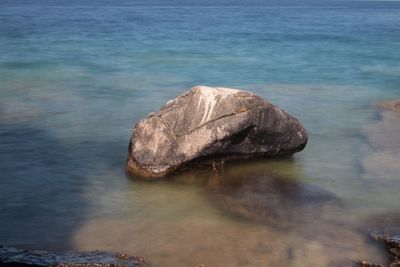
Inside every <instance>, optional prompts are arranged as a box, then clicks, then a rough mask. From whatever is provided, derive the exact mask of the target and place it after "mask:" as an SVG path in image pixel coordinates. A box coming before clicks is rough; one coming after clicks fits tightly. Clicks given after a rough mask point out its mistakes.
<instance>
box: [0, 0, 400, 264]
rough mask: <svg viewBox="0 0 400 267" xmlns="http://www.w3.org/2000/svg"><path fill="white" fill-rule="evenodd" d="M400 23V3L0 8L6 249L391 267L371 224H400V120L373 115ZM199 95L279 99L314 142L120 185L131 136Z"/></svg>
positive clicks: (399, 49) (0, 196)
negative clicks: (217, 89)
mask: <svg viewBox="0 0 400 267" xmlns="http://www.w3.org/2000/svg"><path fill="white" fill-rule="evenodd" d="M399 12H400V3H399V2H396V1H391V2H375V1H368V2H360V1H357V2H332V1H330V2H327V1H323V2H322V1H321V2H319V1H312V2H304V3H301V4H298V3H296V4H293V3H291V2H290V1H286V2H283V3H282V2H268V3H265V2H259V1H255V0H253V1H251V2H249V3H247V4H246V5H243V4H240V3H239V2H230V3H229V4H228V3H227V2H225V1H217V2H213V3H210V2H207V1H205V2H204V1H203V2H201V3H200V2H199V3H196V4H193V3H189V2H183V1H175V0H174V1H171V2H169V3H168V4H166V3H165V2H157V1H151V2H135V3H131V2H129V1H118V2H115V1H113V2H112V3H111V2H108V1H100V2H99V1H98V2H96V4H94V3H91V2H90V1H88V2H82V1H79V3H78V2H74V1H72V2H71V1H68V2H66V1H58V2H57V4H54V3H51V2H50V1H29V2H23V1H0V51H2V53H0V244H6V245H12V246H17V247H23V248H37V249H52V250H64V249H69V250H92V249H107V250H117V251H122V252H127V253H129V254H133V255H140V256H144V257H146V259H147V260H148V261H149V262H150V263H152V264H153V265H154V266H161V267H162V266H196V264H206V266H261V265H262V266H346V265H348V264H350V263H351V261H355V260H360V259H365V260H368V259H369V260H373V261H375V262H382V261H384V259H383V258H382V256H381V253H380V251H379V248H377V247H375V246H374V245H373V244H371V243H370V242H369V241H368V238H366V230H365V228H367V227H366V226H365V225H364V220H365V219H368V220H370V219H371V218H372V221H373V218H375V217H378V218H382V217H384V216H392V215H393V216H396V214H399V213H400V208H399V205H398V203H399V201H400V195H399V194H398V192H399V190H400V177H399V175H398V173H399V172H398V170H399V167H398V166H399V159H400V155H399V154H400V149H399V148H400V142H398V141H399V138H398V125H400V124H399V121H400V120H399V121H398V119H397V117H395V116H394V115H393V114H388V113H385V112H380V111H379V110H378V109H376V108H375V107H374V106H373V105H374V103H376V102H379V101H381V100H386V99H395V98H400V30H399V29H400V16H399ZM198 84H202V85H210V86H226V87H234V88H242V89H247V90H251V91H254V92H256V93H257V94H259V95H261V96H263V97H264V98H265V99H268V100H269V101H271V102H273V103H274V104H277V105H279V106H281V107H282V108H284V109H285V110H287V111H288V112H289V113H291V114H293V115H295V116H296V117H298V118H299V119H300V120H301V121H302V122H303V123H304V125H305V126H306V128H307V129H308V131H309V136H310V139H309V143H308V145H307V147H306V149H305V150H304V151H302V152H301V153H298V154H296V155H295V156H294V157H292V158H289V159H278V160H267V159H266V160H257V161H255V162H247V163H240V164H238V163H235V164H227V165H226V166H224V168H218V170H216V171H212V170H210V169H206V170H204V171H201V172H186V173H181V174H177V175H176V176H174V177H171V178H169V179H165V180H161V181H156V182H151V183H149V182H143V181H140V180H139V179H137V178H134V177H133V178H132V177H127V176H126V175H125V173H124V164H125V160H126V152H127V145H128V142H129V137H130V133H131V129H132V127H133V125H134V124H135V123H136V122H137V121H138V120H139V119H141V118H143V117H145V116H146V115H147V114H148V113H149V112H151V111H155V110H157V109H158V108H159V107H160V105H162V104H163V103H165V102H166V101H167V100H169V99H171V98H174V97H175V96H177V95H178V94H180V93H182V92H184V91H185V90H187V89H189V88H190V87H191V86H194V85H198ZM395 224H396V221H395ZM380 226H382V225H380ZM380 226H378V228H379V227H380ZM395 226H399V225H395ZM399 227H400V226H399Z"/></svg>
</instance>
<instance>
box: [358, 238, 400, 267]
mask: <svg viewBox="0 0 400 267" xmlns="http://www.w3.org/2000/svg"><path fill="white" fill-rule="evenodd" d="M372 238H373V239H374V240H376V241H379V242H383V244H384V245H385V247H386V249H387V250H388V252H389V257H390V259H389V261H390V263H389V265H388V266H389V267H400V235H398V234H395V235H389V234H384V235H377V236H373V237H372ZM360 265H361V266H362V267H382V266H383V265H381V264H374V263H369V262H365V261H362V262H361V263H360Z"/></svg>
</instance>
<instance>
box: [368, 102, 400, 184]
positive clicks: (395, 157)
mask: <svg viewBox="0 0 400 267" xmlns="http://www.w3.org/2000/svg"><path fill="white" fill-rule="evenodd" d="M375 108H377V110H378V112H379V116H380V120H379V121H377V122H376V123H374V124H370V125H367V126H366V127H365V128H364V129H363V133H364V134H365V136H366V138H367V141H368V144H367V145H366V146H365V149H364V150H365V151H364V152H365V156H364V157H363V158H362V160H361V166H362V167H363V169H364V171H365V175H364V176H365V178H367V179H386V180H396V179H398V178H399V175H398V174H399V172H400V135H399V134H398V133H399V132H400V101H399V100H397V101H393V100H392V101H386V102H381V103H379V104H377V105H376V106H375Z"/></svg>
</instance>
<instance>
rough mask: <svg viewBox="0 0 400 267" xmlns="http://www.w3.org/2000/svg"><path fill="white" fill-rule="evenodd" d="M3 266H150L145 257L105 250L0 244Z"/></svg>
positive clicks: (0, 259) (0, 263)
mask: <svg viewBox="0 0 400 267" xmlns="http://www.w3.org/2000/svg"><path fill="white" fill-rule="evenodd" d="M0 266H1V267H48V266H52V267H56V266H58V267H150V265H148V264H147V263H146V262H145V261H144V259H143V258H139V257H132V256H128V255H125V254H119V253H110V252H103V251H92V252H82V253H75V252H65V253H51V252H45V251H34V250H31V251H29V250H20V249H15V248H10V247H3V246H0Z"/></svg>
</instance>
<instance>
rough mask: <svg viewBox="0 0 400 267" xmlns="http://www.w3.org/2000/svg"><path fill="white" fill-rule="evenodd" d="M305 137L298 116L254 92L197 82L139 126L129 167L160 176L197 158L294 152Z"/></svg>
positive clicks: (141, 172) (133, 172) (131, 171)
mask: <svg viewBox="0 0 400 267" xmlns="http://www.w3.org/2000/svg"><path fill="white" fill-rule="evenodd" d="M307 139H308V136H307V132H306V130H305V128H304V127H303V125H302V124H301V123H300V122H299V121H298V120H297V119H296V118H294V117H292V116H290V115H289V114H288V113H286V112H285V111H283V110H282V109H280V108H278V107H277V106H274V105H272V104H270V103H268V102H266V101H264V100H263V99H262V98H261V97H259V96H257V95H255V94H253V93H250V92H247V91H243V90H237V89H228V88H212V87H205V86H197V87H193V88H192V89H191V90H190V91H188V92H187V93H185V94H183V95H181V96H179V97H177V98H176V99H174V100H171V101H169V102H168V103H167V104H166V105H165V106H163V107H162V108H161V109H160V111H158V112H155V113H151V114H150V115H149V116H148V117H147V118H146V119H144V120H141V121H139V122H138V123H137V124H136V126H135V128H134V129H133V133H132V137H131V141H130V144H129V152H128V161H127V166H126V169H127V171H128V172H129V173H131V174H133V175H138V176H142V177H148V178H151V177H160V176H164V175H167V174H170V173H172V172H173V171H175V170H177V169H178V168H180V167H182V166H184V165H186V164H187V163H190V162H193V161H195V160H198V159H204V158H211V157H219V158H220V157H232V156H234V157H250V156H278V155H290V154H293V153H295V152H298V151H301V150H302V149H303V148H304V147H305V145H306V143H307Z"/></svg>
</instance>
